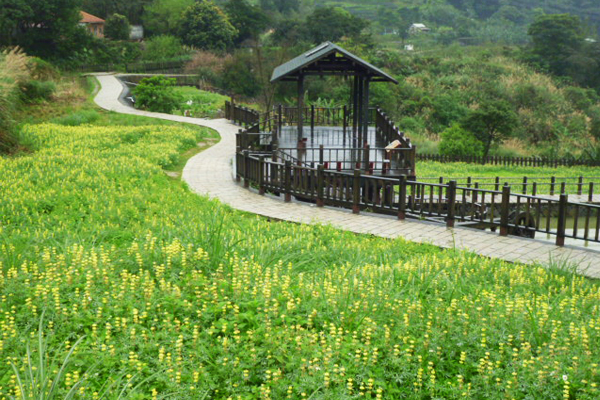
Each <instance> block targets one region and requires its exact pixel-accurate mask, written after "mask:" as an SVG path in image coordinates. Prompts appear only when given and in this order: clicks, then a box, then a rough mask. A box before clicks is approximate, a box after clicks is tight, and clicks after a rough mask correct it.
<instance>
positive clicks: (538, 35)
mask: <svg viewBox="0 0 600 400" xmlns="http://www.w3.org/2000/svg"><path fill="white" fill-rule="evenodd" d="M529 35H530V36H531V40H532V42H533V48H532V53H533V54H534V56H536V57H537V58H538V59H539V62H540V63H541V64H543V65H545V66H547V67H548V69H549V70H550V71H551V72H553V73H555V74H557V75H565V74H566V73H567V71H568V68H569V57H571V56H572V55H573V54H575V53H576V52H577V51H578V50H579V49H580V48H581V46H582V45H583V39H584V36H583V25H582V23H581V20H580V19H579V18H578V17H576V16H573V15H569V14H554V15H540V16H538V17H537V18H536V19H535V21H534V23H533V24H531V26H530V27H529Z"/></svg>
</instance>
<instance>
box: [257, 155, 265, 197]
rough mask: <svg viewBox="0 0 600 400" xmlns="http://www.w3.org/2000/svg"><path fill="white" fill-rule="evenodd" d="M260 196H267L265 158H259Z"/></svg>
mask: <svg viewBox="0 0 600 400" xmlns="http://www.w3.org/2000/svg"><path fill="white" fill-rule="evenodd" d="M258 194H259V195H261V196H262V195H264V194H265V156H260V157H259V158H258Z"/></svg>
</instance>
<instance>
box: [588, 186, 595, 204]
mask: <svg viewBox="0 0 600 400" xmlns="http://www.w3.org/2000/svg"><path fill="white" fill-rule="evenodd" d="M588 201H589V202H590V203H591V202H593V201H594V182H590V188H589V191H588Z"/></svg>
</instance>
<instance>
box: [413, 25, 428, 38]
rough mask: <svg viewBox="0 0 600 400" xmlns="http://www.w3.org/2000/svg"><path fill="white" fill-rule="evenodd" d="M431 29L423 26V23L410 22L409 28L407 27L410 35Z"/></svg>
mask: <svg viewBox="0 0 600 400" xmlns="http://www.w3.org/2000/svg"><path fill="white" fill-rule="evenodd" d="M429 31H431V29H429V28H428V27H426V26H425V24H412V25H411V26H410V28H408V33H410V34H411V35H416V34H417V33H421V32H429Z"/></svg>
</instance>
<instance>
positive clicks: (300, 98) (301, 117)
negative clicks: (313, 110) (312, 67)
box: [298, 74, 304, 142]
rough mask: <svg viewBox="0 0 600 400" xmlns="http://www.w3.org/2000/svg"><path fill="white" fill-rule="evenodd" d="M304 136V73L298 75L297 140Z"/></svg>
mask: <svg viewBox="0 0 600 400" xmlns="http://www.w3.org/2000/svg"><path fill="white" fill-rule="evenodd" d="M303 136H304V75H302V74H300V76H298V142H300V141H301V140H302V138H303Z"/></svg>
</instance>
